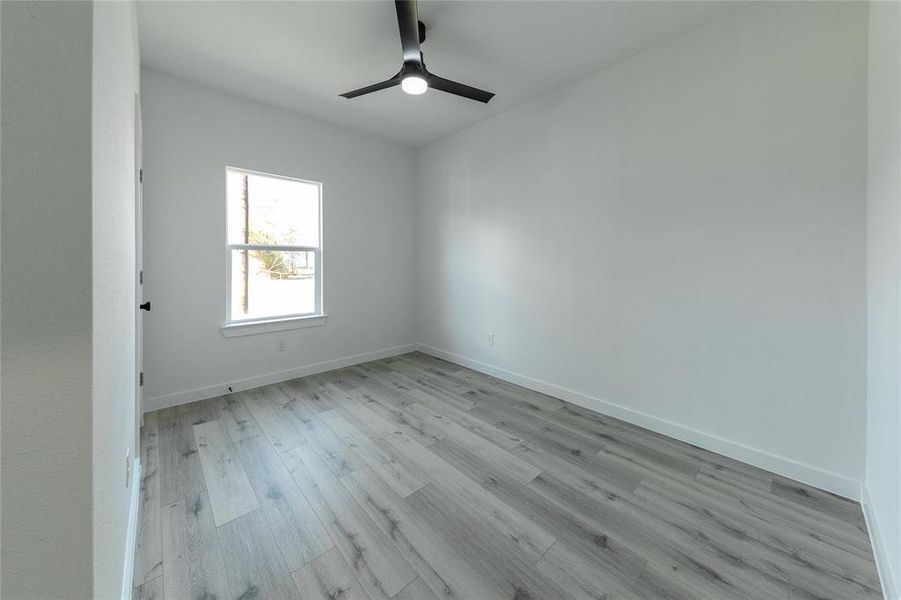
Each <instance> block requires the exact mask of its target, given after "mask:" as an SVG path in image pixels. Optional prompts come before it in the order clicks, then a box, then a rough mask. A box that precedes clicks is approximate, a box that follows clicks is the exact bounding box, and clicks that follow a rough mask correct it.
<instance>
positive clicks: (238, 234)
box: [226, 169, 319, 248]
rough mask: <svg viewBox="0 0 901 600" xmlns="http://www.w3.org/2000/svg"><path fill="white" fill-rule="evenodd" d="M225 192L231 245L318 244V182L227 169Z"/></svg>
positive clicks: (315, 246)
mask: <svg viewBox="0 0 901 600" xmlns="http://www.w3.org/2000/svg"><path fill="white" fill-rule="evenodd" d="M226 192H227V194H228V242H229V243H230V244H243V243H245V242H246V243H250V244H274V245H283V246H312V247H314V248H318V247H319V185H318V184H316V183H309V182H306V181H295V180H292V179H282V178H280V177H267V176H265V175H255V174H252V173H245V172H242V171H237V170H233V169H228V171H227V177H226ZM245 223H246V224H247V225H248V227H245ZM245 229H246V230H247V231H246V234H245Z"/></svg>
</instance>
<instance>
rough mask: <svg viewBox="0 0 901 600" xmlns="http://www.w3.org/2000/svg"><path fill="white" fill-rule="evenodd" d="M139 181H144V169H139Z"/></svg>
mask: <svg viewBox="0 0 901 600" xmlns="http://www.w3.org/2000/svg"><path fill="white" fill-rule="evenodd" d="M138 181H139V182H140V183H144V169H138Z"/></svg>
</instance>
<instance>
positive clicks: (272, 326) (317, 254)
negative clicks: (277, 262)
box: [221, 166, 327, 337]
mask: <svg viewBox="0 0 901 600" xmlns="http://www.w3.org/2000/svg"><path fill="white" fill-rule="evenodd" d="M229 172H238V173H241V174H245V175H255V176H259V177H271V178H273V179H284V180H286V181H296V182H299V183H306V184H310V185H315V186H316V188H317V189H318V190H319V246H318V247H315V246H293V245H268V244H232V243H230V242H229V241H228V214H229V205H228V201H229V199H228V190H227V189H226V194H225V215H226V217H225V273H226V277H225V322H224V323H223V324H222V327H221V329H222V333H223V335H225V337H233V336H240V335H251V334H255V333H266V332H270V331H282V330H286V329H297V328H302V327H314V326H317V325H324V324H325V321H326V318H327V317H326V314H325V311H324V310H323V287H324V286H323V270H322V263H323V261H322V249H323V239H322V230H323V226H322V223H323V214H322V188H323V185H322V183H321V182H319V181H312V180H309V179H301V178H299V177H288V176H286V175H276V174H274V173H265V172H263V171H254V170H251V169H244V168H241V167H230V166H226V167H225V178H226V181H228V174H229ZM226 187H227V186H226ZM235 250H274V251H281V252H312V253H313V256H314V269H315V274H316V276H315V294H316V298H315V301H316V305H315V309H314V310H313V312H309V313H293V314H287V315H276V316H268V317H256V318H253V319H238V320H233V319H232V318H231V315H232V285H231V278H232V255H233V254H234V251H235Z"/></svg>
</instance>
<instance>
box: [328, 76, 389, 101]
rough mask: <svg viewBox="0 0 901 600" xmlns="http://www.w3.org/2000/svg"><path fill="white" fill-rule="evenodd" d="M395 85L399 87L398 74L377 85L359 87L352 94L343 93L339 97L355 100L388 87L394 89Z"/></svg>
mask: <svg viewBox="0 0 901 600" xmlns="http://www.w3.org/2000/svg"><path fill="white" fill-rule="evenodd" d="M395 85H400V73H398V74H397V75H395V76H394V77H392V78H391V79H386V80H385V81H381V82H379V83H373V84H372V85H367V86H366V87H361V88H360V89H358V90H354V91H352V92H344V93H343V94H341V95H342V96H343V97H345V98H347V99H348V100H349V99H351V98H356V97H357V96H363V95H364V94H371V93H372V92H377V91H379V90H384V89H387V88H389V87H394V86H395Z"/></svg>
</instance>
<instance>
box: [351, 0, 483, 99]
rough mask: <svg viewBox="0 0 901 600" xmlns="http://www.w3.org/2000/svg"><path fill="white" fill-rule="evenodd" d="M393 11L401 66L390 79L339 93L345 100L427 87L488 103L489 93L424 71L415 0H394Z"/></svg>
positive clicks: (421, 27) (421, 32) (422, 33)
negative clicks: (401, 55) (395, 14)
mask: <svg viewBox="0 0 901 600" xmlns="http://www.w3.org/2000/svg"><path fill="white" fill-rule="evenodd" d="M394 7H395V9H397V26H398V28H399V29H400V45H401V48H402V49H403V51H404V64H403V66H402V67H401V68H400V71H398V72H397V74H395V75H394V77H392V78H391V79H388V80H386V81H382V82H380V83H375V84H373V85H368V86H366V87H363V88H360V89H358V90H354V91H352V92H346V93H344V94H341V95H342V96H343V97H345V98H356V97H357V96H362V95H364V94H371V93H372V92H377V91H379V90H384V89H387V88H390V87H394V86H396V85H400V87H401V89H402V90H403V91H405V92H406V93H408V94H413V95H414V96H418V95H419V94H424V93H425V92H426V90H428V89H429V88H430V87H431V88H435V89H436V90H441V91H442V92H447V93H448V94H455V95H457V96H462V97H464V98H469V99H470V100H476V101H478V102H485V103H488V101H489V100H491V99H492V98H494V94H493V93H492V92H486V91H485V90H480V89H478V88H474V87H471V86H468V85H464V84H462V83H457V82H456V81H451V80H450V79H445V78H443V77H438V76H437V75H433V74H431V73H429V72H428V70H426V68H425V62H424V61H423V59H422V50H420V48H419V45H420V44H421V43H422V42H424V41H425V24H423V22H422V21H420V20H419V18H418V16H417V14H416V0H395V2H394Z"/></svg>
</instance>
